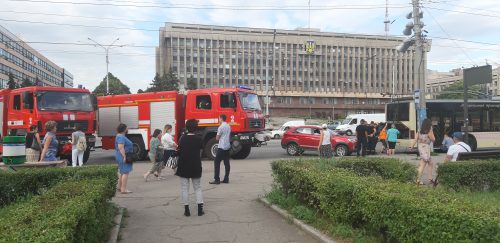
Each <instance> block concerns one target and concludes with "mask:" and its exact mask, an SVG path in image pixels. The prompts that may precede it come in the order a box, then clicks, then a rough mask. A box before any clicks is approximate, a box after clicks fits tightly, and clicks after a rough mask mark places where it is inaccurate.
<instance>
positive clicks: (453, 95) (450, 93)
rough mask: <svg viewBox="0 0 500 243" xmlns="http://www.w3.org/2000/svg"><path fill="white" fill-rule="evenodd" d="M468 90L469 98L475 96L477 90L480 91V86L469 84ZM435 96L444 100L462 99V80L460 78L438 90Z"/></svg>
mask: <svg viewBox="0 0 500 243" xmlns="http://www.w3.org/2000/svg"><path fill="white" fill-rule="evenodd" d="M468 90H469V97H470V98H474V97H477V96H478V94H477V92H481V88H480V87H479V85H473V86H469V88H468ZM437 98H438V99H445V100H452V99H459V100H461V99H464V81H463V80H460V81H457V82H455V83H453V84H452V85H450V86H448V87H446V88H445V89H443V90H442V91H441V92H440V94H439V95H438V96H437Z"/></svg>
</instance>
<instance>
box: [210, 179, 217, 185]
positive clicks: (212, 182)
mask: <svg viewBox="0 0 500 243" xmlns="http://www.w3.org/2000/svg"><path fill="white" fill-rule="evenodd" d="M208 184H212V185H219V184H220V181H216V180H213V181H211V182H209V183H208Z"/></svg>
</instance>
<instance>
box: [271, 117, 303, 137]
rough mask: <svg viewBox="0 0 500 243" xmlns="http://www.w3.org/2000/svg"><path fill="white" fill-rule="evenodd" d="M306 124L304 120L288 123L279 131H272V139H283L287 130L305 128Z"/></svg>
mask: <svg viewBox="0 0 500 243" xmlns="http://www.w3.org/2000/svg"><path fill="white" fill-rule="evenodd" d="M304 125H305V122H304V121H303V120H298V121H287V122H285V123H284V124H283V125H282V126H281V127H280V128H279V129H277V130H272V131H271V137H272V138H274V139H281V138H282V137H283V134H284V133H285V132H286V130H288V129H290V128H291V127H297V126H304Z"/></svg>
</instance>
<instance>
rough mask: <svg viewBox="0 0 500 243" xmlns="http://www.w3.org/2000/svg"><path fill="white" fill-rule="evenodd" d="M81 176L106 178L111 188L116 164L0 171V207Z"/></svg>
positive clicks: (114, 183)
mask: <svg viewBox="0 0 500 243" xmlns="http://www.w3.org/2000/svg"><path fill="white" fill-rule="evenodd" d="M82 178H106V179H107V180H108V181H109V182H110V184H108V186H109V187H110V188H111V189H113V190H112V193H113V194H112V195H114V190H115V187H116V183H117V175H116V166H114V165H112V166H111V165H109V166H108V165H106V166H86V167H81V168H44V169H27V170H21V171H19V172H15V173H0V207H3V206H5V205H8V204H10V203H11V202H14V201H16V200H17V199H18V198H25V197H28V196H31V195H39V194H42V193H43V192H45V191H47V190H48V189H49V188H51V187H52V186H54V185H55V184H57V183H59V182H61V181H65V180H69V179H82Z"/></svg>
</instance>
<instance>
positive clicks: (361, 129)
mask: <svg viewBox="0 0 500 243" xmlns="http://www.w3.org/2000/svg"><path fill="white" fill-rule="evenodd" d="M366 130H367V128H366V121H365V120H364V119H361V121H360V122H359V125H358V126H357V127H356V138H357V140H358V142H357V144H356V154H357V155H358V156H359V155H360V154H359V152H360V151H361V155H363V156H365V155H366V146H367V143H368V142H367V133H366Z"/></svg>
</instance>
